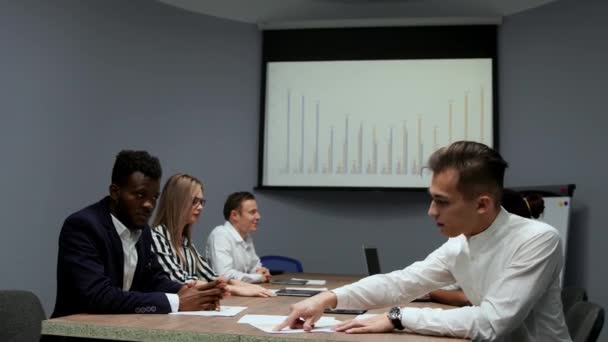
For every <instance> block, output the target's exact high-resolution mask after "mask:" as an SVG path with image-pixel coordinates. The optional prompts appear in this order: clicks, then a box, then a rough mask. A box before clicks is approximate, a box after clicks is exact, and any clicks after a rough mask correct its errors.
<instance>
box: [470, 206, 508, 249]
mask: <svg viewBox="0 0 608 342" xmlns="http://www.w3.org/2000/svg"><path fill="white" fill-rule="evenodd" d="M508 220H509V213H508V212H507V211H506V210H505V208H503V207H500V212H499V213H498V215H496V218H495V219H494V222H492V224H491V225H490V226H489V227H488V228H486V230H484V231H483V232H481V233H479V234H475V235H473V236H471V237H469V238H468V241H469V245H477V246H481V245H483V244H485V242H486V241H488V240H491V239H493V238H494V237H495V236H497V235H498V234H500V233H501V232H502V231H503V230H504V229H501V228H500V227H502V226H505V225H506V224H507V222H508Z"/></svg>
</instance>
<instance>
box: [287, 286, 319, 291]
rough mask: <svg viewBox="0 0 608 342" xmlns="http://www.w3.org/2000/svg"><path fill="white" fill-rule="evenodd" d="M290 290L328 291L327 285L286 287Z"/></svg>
mask: <svg viewBox="0 0 608 342" xmlns="http://www.w3.org/2000/svg"><path fill="white" fill-rule="evenodd" d="M286 289H288V290H310V291H327V287H286Z"/></svg>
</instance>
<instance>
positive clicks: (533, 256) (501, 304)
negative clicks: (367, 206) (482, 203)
mask: <svg viewBox="0 0 608 342" xmlns="http://www.w3.org/2000/svg"><path fill="white" fill-rule="evenodd" d="M562 266H563V257H562V247H561V240H560V237H559V235H558V232H557V230H556V229H555V228H553V227H551V226H549V225H547V224H545V223H542V222H539V221H534V220H529V219H525V218H522V217H520V216H517V215H513V214H509V213H507V211H506V210H504V209H502V210H501V212H500V213H499V215H498V216H497V218H496V220H495V221H494V222H493V223H492V225H490V227H488V228H487V229H486V230H485V231H483V232H482V233H479V234H477V235H475V236H472V237H470V238H468V239H467V238H466V237H465V236H464V235H460V236H458V237H455V238H451V239H449V240H448V241H447V242H446V243H445V244H444V245H443V246H441V247H440V248H438V249H437V250H435V251H434V252H433V253H431V254H430V255H429V256H428V257H427V258H426V259H425V260H423V261H419V262H416V263H414V264H412V265H410V266H408V267H406V268H405V269H403V270H398V271H394V272H392V273H388V274H379V275H375V276H371V277H367V278H365V279H362V280H360V281H358V282H356V283H354V284H350V285H346V286H344V287H341V288H339V289H336V290H334V293H335V294H336V295H337V297H338V307H339V308H372V307H386V306H391V305H397V304H399V303H406V302H409V301H411V300H413V299H414V298H417V297H419V296H421V295H424V294H426V293H428V292H429V291H432V290H435V289H438V288H441V287H443V286H446V285H450V284H454V283H458V284H459V285H460V287H461V288H462V290H463V291H464V293H465V295H466V296H467V298H468V299H469V301H470V302H471V303H472V304H473V306H469V307H463V308H458V309H452V310H442V309H432V308H408V307H406V308H402V310H401V313H402V323H403V326H404V327H405V329H406V331H409V332H414V333H419V334H428V335H447V336H454V337H464V338H470V339H471V340H473V341H494V340H500V341H518V342H519V341H524V342H525V341H530V342H531V341H571V339H570V336H569V334H568V330H567V328H566V324H565V320H564V315H563V311H562V302H561V288H560V283H559V278H560V271H561V269H562Z"/></svg>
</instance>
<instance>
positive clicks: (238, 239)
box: [224, 221, 249, 243]
mask: <svg viewBox="0 0 608 342" xmlns="http://www.w3.org/2000/svg"><path fill="white" fill-rule="evenodd" d="M224 225H225V226H226V227H228V231H229V232H230V235H232V237H233V238H234V239H235V240H236V242H238V243H245V242H247V241H246V240H245V239H243V237H242V236H241V234H239V231H238V230H236V228H234V226H233V225H232V223H230V221H226V223H225V224H224ZM247 240H249V236H247Z"/></svg>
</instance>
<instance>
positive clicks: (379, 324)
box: [334, 314, 394, 334]
mask: <svg viewBox="0 0 608 342" xmlns="http://www.w3.org/2000/svg"><path fill="white" fill-rule="evenodd" d="M334 330H335V331H343V332H345V333H347V334H370V333H383V332H390V331H393V330H394V327H393V323H391V321H390V320H389V319H388V316H387V315H386V314H382V315H377V316H374V317H370V318H366V319H351V320H348V321H345V322H342V323H340V324H338V325H336V326H335V327H334Z"/></svg>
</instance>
